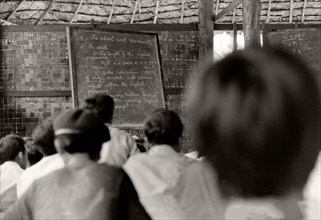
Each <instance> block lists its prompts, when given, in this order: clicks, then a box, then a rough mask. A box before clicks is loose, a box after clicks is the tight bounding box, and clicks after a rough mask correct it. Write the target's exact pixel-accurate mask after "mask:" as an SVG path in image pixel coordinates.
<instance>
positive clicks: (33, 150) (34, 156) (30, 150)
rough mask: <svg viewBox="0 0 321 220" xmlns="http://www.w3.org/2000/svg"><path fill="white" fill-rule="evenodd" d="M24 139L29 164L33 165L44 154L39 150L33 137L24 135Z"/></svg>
mask: <svg viewBox="0 0 321 220" xmlns="http://www.w3.org/2000/svg"><path fill="white" fill-rule="evenodd" d="M23 140H24V142H25V149H26V153H27V158H28V162H29V165H30V166H32V165H34V164H36V163H38V162H39V161H40V160H41V159H42V158H43V154H42V153H41V152H40V151H39V150H38V148H37V147H36V145H35V144H34V142H33V139H32V138H31V137H24V138H23Z"/></svg>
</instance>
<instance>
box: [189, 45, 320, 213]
mask: <svg viewBox="0 0 321 220" xmlns="http://www.w3.org/2000/svg"><path fill="white" fill-rule="evenodd" d="M197 77H198V78H197V79H196V80H195V81H194V83H195V84H194V85H193V86H192V87H191V90H190V94H189V96H190V98H189V100H190V101H189V105H190V107H191V109H190V113H191V119H192V126H193V128H194V131H195V134H194V137H195V139H196V142H197V143H196V146H198V147H199V151H200V153H201V154H202V155H204V156H205V158H206V160H208V161H209V162H210V164H211V166H212V169H213V173H214V174H215V175H217V182H218V185H219V190H220V192H221V197H222V200H221V201H222V204H223V206H224V207H225V208H224V209H223V210H224V212H223V213H222V214H223V215H224V218H226V219H302V218H303V217H305V216H304V213H305V212H304V210H302V208H303V207H302V206H300V203H301V201H302V200H303V197H302V189H303V187H304V185H305V183H306V181H307V178H308V176H309V173H310V172H311V170H312V169H313V167H314V164H315V162H316V159H317V155H318V153H319V151H320V142H319V138H320V96H319V90H318V85H317V83H316V81H317V80H316V79H314V77H313V75H312V74H311V72H310V70H309V69H308V68H307V66H306V65H305V64H304V63H303V62H302V61H301V60H300V59H299V58H297V57H294V56H292V55H290V54H288V53H286V52H284V51H282V50H280V49H272V48H249V49H245V50H243V51H237V52H235V53H232V54H230V55H228V56H226V57H225V58H224V59H222V60H220V61H218V62H216V63H214V62H213V61H210V63H208V64H206V65H203V69H202V70H201V71H200V73H199V74H197ZM319 208H320V207H319ZM302 211H303V212H302ZM213 218H214V217H213ZM218 218H219V217H218Z"/></svg>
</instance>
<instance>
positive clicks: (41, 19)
mask: <svg viewBox="0 0 321 220" xmlns="http://www.w3.org/2000/svg"><path fill="white" fill-rule="evenodd" d="M55 2H56V0H51V1H50V3H49V6H48V7H47V9H46V11H45V12H44V13H43V14H42V15H41V17H40V19H39V21H37V23H36V25H39V24H41V22H42V21H43V19H44V18H45V16H46V15H47V14H48V12H49V11H50V10H51V9H52V6H53V4H55Z"/></svg>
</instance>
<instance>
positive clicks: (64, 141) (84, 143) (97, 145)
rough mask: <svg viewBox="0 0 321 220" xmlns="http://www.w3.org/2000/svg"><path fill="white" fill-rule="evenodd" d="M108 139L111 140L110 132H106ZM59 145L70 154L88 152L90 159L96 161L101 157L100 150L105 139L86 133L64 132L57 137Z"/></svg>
mask: <svg viewBox="0 0 321 220" xmlns="http://www.w3.org/2000/svg"><path fill="white" fill-rule="evenodd" d="M106 137H107V140H106V141H108V140H110V136H109V132H107V133H106ZM56 141H58V143H59V146H60V147H61V148H63V149H64V150H65V151H66V152H68V153H70V154H74V153H88V154H89V157H90V159H92V160H94V161H96V160H98V159H99V157H100V150H101V147H102V144H103V143H104V142H105V141H103V139H101V138H98V139H95V138H91V136H88V135H85V134H81V135H79V134H62V135H58V136H57V137H56Z"/></svg>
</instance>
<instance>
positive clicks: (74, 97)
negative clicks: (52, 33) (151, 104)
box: [66, 26, 166, 129]
mask: <svg viewBox="0 0 321 220" xmlns="http://www.w3.org/2000/svg"><path fill="white" fill-rule="evenodd" d="M77 30H83V31H95V32H109V33H110V32H111V33H124V34H140V35H149V36H152V37H154V38H155V42H156V45H155V46H156V51H157V61H158V63H159V66H158V73H159V74H160V80H161V91H160V95H161V98H162V100H161V101H162V103H163V105H162V106H161V107H160V108H166V96H165V87H164V75H163V69H162V59H161V53H160V44H159V39H158V34H157V33H152V32H139V31H128V30H115V29H106V28H103V29H100V28H95V27H94V26H93V27H92V28H89V27H85V28H84V27H78V26H77V27H73V26H68V27H66V33H67V45H68V56H69V68H70V79H71V80H70V82H71V95H72V102H73V103H72V106H73V108H79V107H80V106H79V96H78V93H77V91H78V88H77V73H76V72H75V71H76V66H75V62H74V61H75V54H74V48H73V46H74V45H73V41H72V39H71V32H72V31H77ZM114 126H115V127H118V128H121V129H142V128H143V122H142V123H141V124H134V125H130V124H126V125H114Z"/></svg>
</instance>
